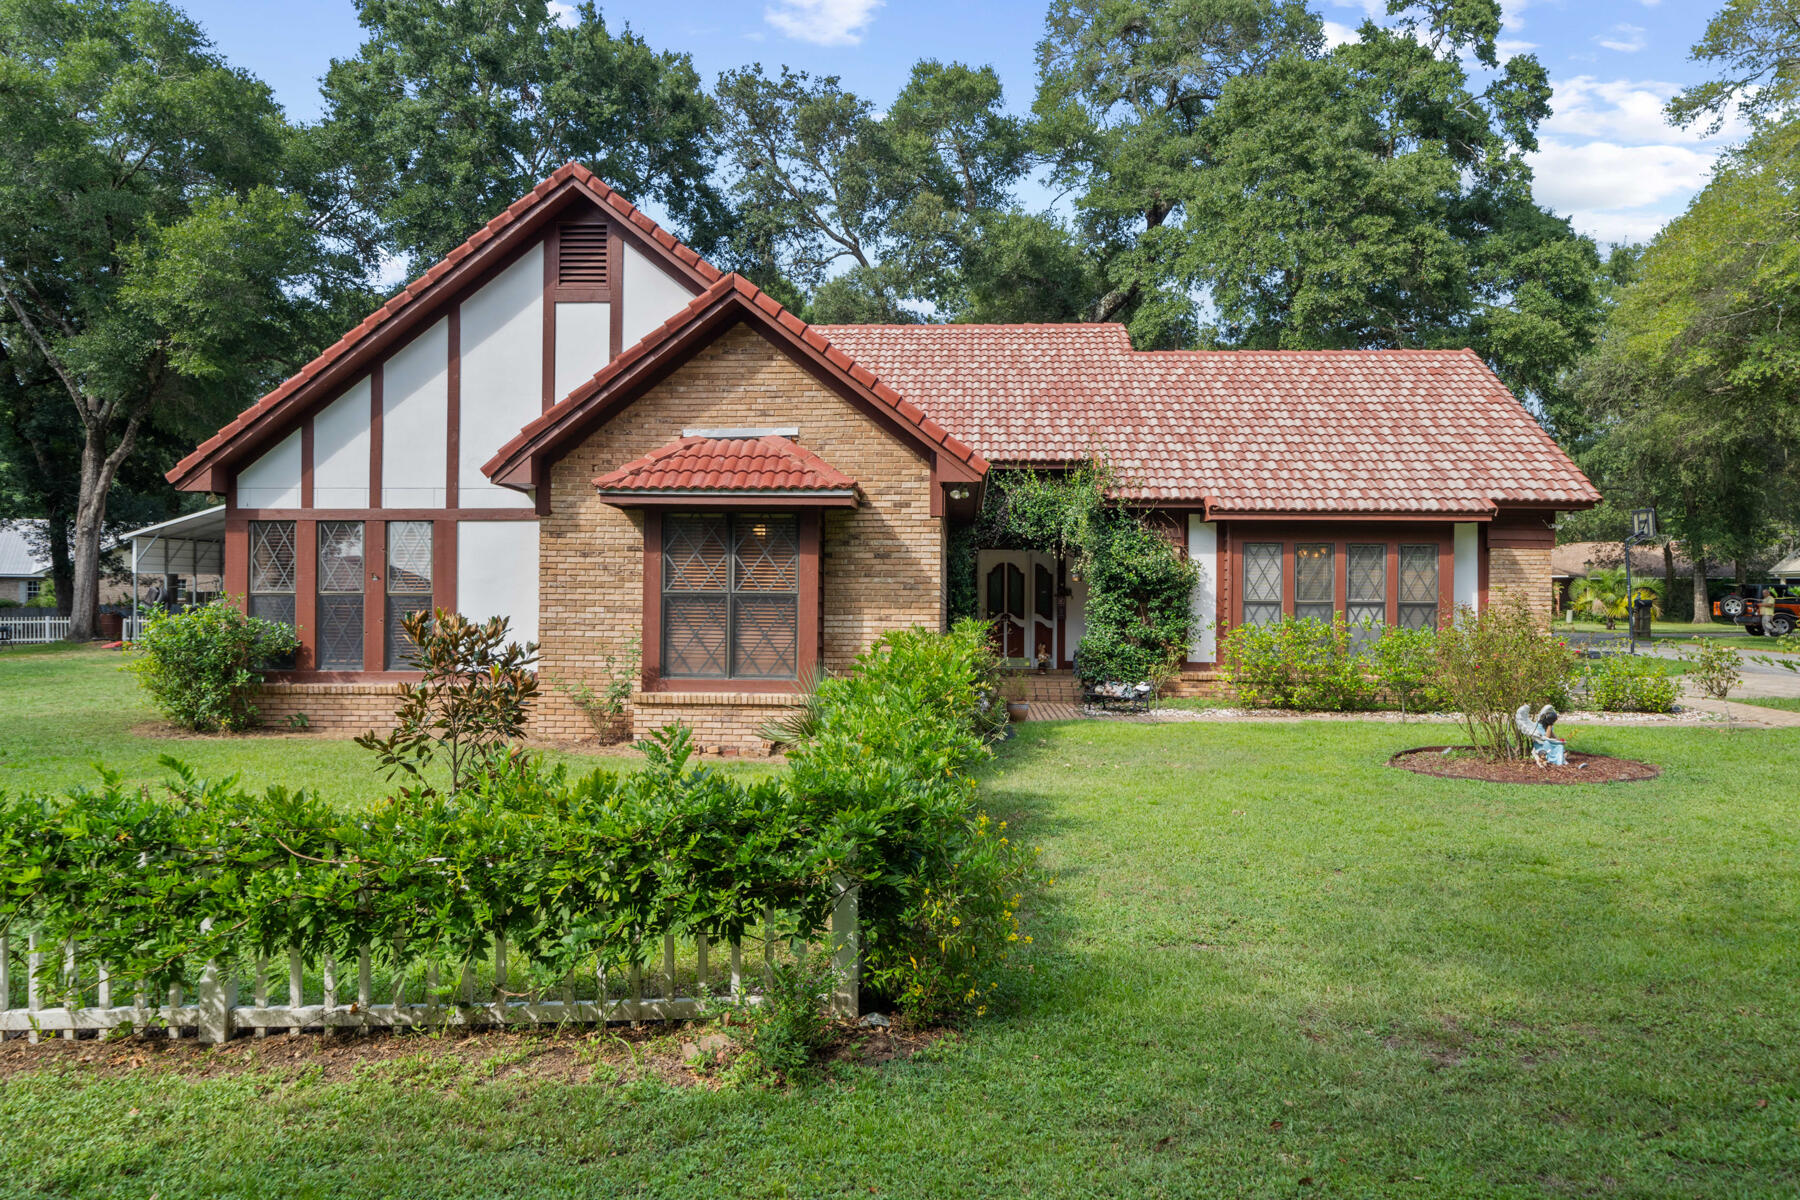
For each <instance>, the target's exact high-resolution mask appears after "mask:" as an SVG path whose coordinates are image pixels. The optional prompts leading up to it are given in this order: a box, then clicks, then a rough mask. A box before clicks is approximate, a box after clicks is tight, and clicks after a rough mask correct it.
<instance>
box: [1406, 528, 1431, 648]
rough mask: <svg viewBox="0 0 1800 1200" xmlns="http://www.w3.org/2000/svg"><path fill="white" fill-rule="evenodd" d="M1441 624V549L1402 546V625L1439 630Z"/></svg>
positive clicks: (1409, 627) (1408, 627)
mask: <svg viewBox="0 0 1800 1200" xmlns="http://www.w3.org/2000/svg"><path fill="white" fill-rule="evenodd" d="M1437 623H1438V548H1437V547H1436V546H1402V547H1400V625H1401V627H1402V628H1405V629H1435V628H1437Z"/></svg>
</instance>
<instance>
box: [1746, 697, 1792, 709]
mask: <svg viewBox="0 0 1800 1200" xmlns="http://www.w3.org/2000/svg"><path fill="white" fill-rule="evenodd" d="M1738 703H1739V704H1754V705H1756V706H1757V707H1758V708H1779V709H1784V710H1786V711H1787V712H1800V696H1761V697H1755V698H1752V697H1749V696H1746V697H1743V698H1742V699H1739V700H1738Z"/></svg>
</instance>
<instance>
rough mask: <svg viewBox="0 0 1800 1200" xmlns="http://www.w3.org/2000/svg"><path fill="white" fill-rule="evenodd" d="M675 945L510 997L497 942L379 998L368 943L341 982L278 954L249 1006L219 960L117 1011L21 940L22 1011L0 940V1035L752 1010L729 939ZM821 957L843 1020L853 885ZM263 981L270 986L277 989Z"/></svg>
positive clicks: (258, 966) (853, 947) (853, 951)
mask: <svg viewBox="0 0 1800 1200" xmlns="http://www.w3.org/2000/svg"><path fill="white" fill-rule="evenodd" d="M774 928H775V926H774V919H773V914H770V916H769V918H768V919H767V921H766V922H765V927H764V931H763V937H761V938H759V939H753V940H752V941H751V943H750V945H751V952H752V954H753V955H754V954H756V953H757V947H758V946H759V945H760V957H761V959H762V961H761V963H760V969H759V964H757V963H755V962H754V960H753V961H752V963H751V970H752V972H753V973H755V974H756V975H759V976H760V982H761V983H763V984H764V985H766V983H767V980H768V978H769V974H770V972H771V971H772V970H773V967H774V962H775V952H776V946H777V941H778V939H777V938H776V936H775V933H774ZM676 949H677V947H676V939H675V938H674V936H672V935H668V936H665V937H664V938H663V939H662V962H661V964H660V965H659V966H657V967H654V968H653V969H651V970H650V971H649V972H648V975H646V971H645V970H644V969H643V968H641V967H633V968H631V969H630V970H629V971H627V972H624V973H622V975H620V976H619V977H617V978H614V977H609V975H608V973H606V972H604V971H596V972H595V973H594V974H593V975H591V976H588V977H586V978H584V979H579V980H578V979H575V978H567V979H563V980H560V981H559V982H558V983H557V984H555V985H553V986H551V987H546V988H530V989H520V990H512V989H509V987H508V979H507V961H506V947H505V946H504V945H498V946H496V948H495V950H494V955H493V960H492V962H491V963H485V962H484V963H479V964H478V963H462V964H457V965H455V966H454V968H453V970H452V971H447V972H444V973H440V970H439V967H440V965H441V964H438V963H431V962H423V963H412V964H408V965H407V967H406V968H405V969H402V970H399V971H395V972H394V973H393V977H392V979H391V980H390V981H387V982H388V986H387V987H386V988H384V991H385V992H386V994H385V995H382V996H379V997H378V996H377V995H376V993H375V978H374V971H373V969H372V967H373V961H372V955H371V953H370V949H369V948H368V947H364V948H363V949H362V951H361V953H360V954H358V956H357V960H356V963H355V964H354V968H353V970H354V973H355V977H354V979H353V980H352V979H350V978H347V977H346V975H345V973H344V972H343V971H342V970H341V967H342V966H345V965H348V964H339V963H337V962H335V961H333V960H332V959H331V958H330V957H326V958H325V959H324V960H323V961H321V962H317V963H311V962H307V961H305V960H304V959H303V957H302V955H301V953H300V951H298V950H291V951H289V952H288V956H287V962H286V963H285V964H272V963H270V962H268V961H267V960H258V961H257V962H256V963H255V965H254V967H253V968H251V969H250V973H249V977H248V978H247V979H246V980H244V981H243V982H245V983H248V985H249V990H250V1003H248V1004H242V1003H239V1000H240V996H239V991H238V988H239V982H240V981H239V980H238V979H237V978H235V977H234V976H233V974H232V973H231V971H230V970H228V969H226V968H224V967H222V966H221V965H220V964H218V963H209V964H207V967H206V969H205V971H204V973H203V974H202V977H201V980H200V985H199V988H198V994H197V995H195V996H194V997H192V998H191V999H189V998H187V997H184V996H183V994H182V991H181V989H180V988H179V987H172V988H170V989H169V993H168V996H167V998H166V1003H160V1004H157V1003H151V1002H150V999H149V998H148V997H147V996H145V995H144V993H143V992H142V991H141V990H138V991H135V992H134V993H133V995H132V996H131V999H130V1002H129V1003H124V1004H121V1003H116V1001H118V1000H119V999H120V998H121V997H120V996H119V995H117V994H115V988H114V983H113V980H112V978H111V976H110V974H109V973H108V971H107V969H106V967H105V966H104V965H98V966H93V969H92V972H91V975H90V976H89V977H88V978H86V979H84V978H82V976H81V973H80V971H79V970H78V960H77V955H76V952H75V948H74V947H73V946H67V945H65V946H63V947H61V949H60V951H58V950H57V948H55V947H45V946H43V945H40V944H39V938H38V936H37V935H36V934H30V935H28V937H27V945H26V948H25V953H24V955H23V956H21V957H22V959H23V961H22V963H21V965H22V966H23V967H24V969H25V971H26V975H27V977H26V980H25V989H26V996H25V1007H23V1008H14V1007H12V996H11V983H12V975H11V970H12V967H13V964H14V954H13V952H12V948H11V947H10V946H9V944H8V939H7V938H6V937H4V936H0V1037H7V1036H14V1037H17V1036H23V1037H25V1038H26V1039H27V1040H29V1041H31V1042H33V1043H35V1042H37V1041H39V1039H40V1038H43V1037H45V1036H56V1037H61V1038H64V1039H68V1040H74V1039H75V1038H76V1037H78V1036H79V1035H80V1034H82V1033H83V1032H90V1033H93V1034H95V1035H96V1036H101V1037H104V1036H106V1033H107V1031H109V1030H113V1029H118V1028H120V1027H122V1026H126V1025H129V1026H130V1027H131V1028H133V1029H135V1030H140V1031H142V1030H148V1029H155V1028H160V1029H161V1030H163V1031H164V1032H165V1033H166V1035H167V1036H168V1037H171V1038H179V1037H182V1036H185V1035H186V1033H187V1032H188V1031H189V1030H192V1031H193V1034H194V1036H196V1037H198V1038H199V1040H200V1041H202V1042H210V1043H220V1042H224V1041H226V1040H228V1039H229V1038H231V1037H232V1036H233V1035H234V1034H237V1033H241V1032H249V1033H252V1034H253V1035H254V1036H256V1037H266V1036H267V1035H268V1033H269V1031H270V1030H280V1031H284V1032H286V1033H290V1034H298V1033H302V1032H306V1031H312V1030H317V1031H319V1032H322V1033H325V1034H328V1035H329V1034H332V1033H336V1032H340V1031H343V1030H358V1029H431V1028H440V1027H444V1026H462V1027H476V1026H486V1027H495V1026H508V1025H515V1026H516V1025H604V1024H606V1023H607V1022H613V1021H630V1022H639V1021H676V1020H688V1019H691V1018H694V1017H699V1016H702V1015H704V1013H705V1010H706V1009H707V1007H708V1006H709V1005H716V1004H721V1003H736V1004H758V1003H761V1000H762V995H761V992H760V991H759V990H758V989H757V988H756V987H754V986H753V984H754V983H756V982H758V981H757V980H747V979H746V977H745V970H744V943H743V942H742V941H734V942H731V943H729V944H728V946H727V947H726V949H727V954H726V958H727V962H726V963H723V964H714V963H713V962H712V961H711V952H712V950H713V947H712V946H711V945H710V944H709V943H708V941H707V939H706V938H705V937H697V938H695V939H694V940H693V941H692V942H690V943H687V944H686V945H685V946H684V947H683V950H684V952H691V953H684V954H683V955H682V956H681V958H680V961H678V956H677V953H676ZM791 949H792V950H793V951H794V952H795V953H796V954H797V955H804V954H805V953H806V952H807V949H806V948H805V947H803V946H799V947H791ZM823 949H824V950H828V951H829V952H830V954H831V956H832V968H833V976H834V979H835V982H834V987H833V993H832V1010H833V1011H834V1012H835V1013H836V1014H837V1015H839V1016H842V1017H847V1018H855V1017H856V1016H858V1015H859V1007H860V992H859V978H858V976H859V970H860V967H859V963H860V960H861V939H860V936H859V934H858V930H857V894H856V892H855V891H854V890H848V891H845V892H843V893H842V894H841V895H840V897H839V899H838V902H837V904H836V905H835V907H834V908H833V910H832V914H831V924H830V929H829V943H828V945H827V946H826V947H824V948H823ZM56 953H60V956H61V959H62V964H61V970H60V971H57V972H56V973H55V974H56V976H57V979H58V980H60V981H61V983H60V984H59V986H58V987H57V988H55V989H53V990H56V991H67V992H68V993H69V994H68V995H66V996H47V995H45V988H44V980H43V979H42V967H43V965H44V963H45V961H46V959H45V956H46V954H56ZM90 965H91V966H92V964H90ZM282 965H285V967H286V973H287V980H286V984H287V987H286V991H287V999H286V1002H285V1003H283V1002H281V1001H279V1000H276V1001H273V1002H271V993H270V987H271V982H272V981H271V970H272V969H274V970H279V969H280V967H281V966H282ZM721 966H722V967H724V970H720V969H719V967H721ZM483 976H485V978H482V977H483ZM448 980H453V982H447V981H448ZM276 986H277V988H279V982H278V981H277V983H276ZM118 990H119V991H122V990H123V989H122V988H121V989H118ZM77 992H78V993H79V995H76V993H77ZM90 993H91V994H92V996H93V999H94V1003H93V1005H91V1006H89V1005H86V1004H85V1003H82V1002H83V1001H85V1000H86V999H87V998H88V995H89V994H90ZM314 997H316V1000H315V999H314ZM71 1001H73V1003H71Z"/></svg>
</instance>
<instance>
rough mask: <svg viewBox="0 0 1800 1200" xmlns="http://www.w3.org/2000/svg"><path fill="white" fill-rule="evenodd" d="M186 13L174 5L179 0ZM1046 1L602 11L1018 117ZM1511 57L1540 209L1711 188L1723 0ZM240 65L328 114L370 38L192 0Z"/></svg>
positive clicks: (312, 17) (1636, 236) (321, 23)
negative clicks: (1700, 110) (1698, 60)
mask: <svg viewBox="0 0 1800 1200" xmlns="http://www.w3.org/2000/svg"><path fill="white" fill-rule="evenodd" d="M177 2H178V3H179V2H180V0H177ZM1046 3H1047V0H1004V2H996V0H963V2H957V0H885V2H884V0H750V2H749V3H738V2H733V3H722V2H719V0H686V2H685V3H666V2H665V3H649V2H645V0H631V2H626V3H614V4H607V5H602V12H603V14H604V15H605V17H606V19H607V21H608V23H609V24H611V25H613V26H615V27H616V26H617V25H618V24H620V23H628V24H630V25H631V27H632V28H633V29H635V30H637V32H639V33H640V34H642V35H643V36H644V37H645V38H646V39H647V40H648V41H649V42H650V43H651V44H652V45H654V46H657V47H659V48H663V49H675V50H685V51H687V52H689V53H691V54H692V55H693V56H694V62H695V65H696V66H697V67H698V69H699V70H700V73H701V75H702V77H703V78H704V79H706V80H707V82H708V83H709V84H710V83H711V82H712V81H713V80H715V79H716V78H717V77H718V75H719V73H720V72H721V71H724V70H727V69H729V68H732V67H736V66H741V65H743V64H746V63H751V62H761V63H763V64H764V65H765V66H767V67H769V68H771V69H773V68H775V67H777V66H780V65H782V64H786V65H789V66H793V67H796V68H800V69H804V70H807V71H811V72H814V73H835V74H837V75H840V76H842V77H843V79H844V83H845V86H847V87H849V88H850V89H851V90H853V91H856V92H858V93H859V94H861V95H864V96H866V97H868V98H869V99H871V100H873V101H875V102H876V103H877V104H884V103H885V102H886V101H887V100H888V99H889V98H891V97H892V96H893V94H894V93H895V92H896V91H897V90H898V89H899V87H900V86H901V85H902V84H903V83H904V82H905V79H906V76H907V73H908V71H909V70H910V68H911V66H912V64H913V63H914V62H915V61H916V60H918V59H920V58H940V59H945V60H959V61H963V62H968V63H972V64H981V63H988V64H992V65H993V66H994V67H995V68H996V69H997V70H998V71H999V72H1000V76H1001V79H1002V81H1003V82H1004V83H1005V86H1006V91H1007V101H1008V104H1009V106H1010V107H1012V108H1014V109H1018V110H1023V109H1025V108H1027V107H1028V106H1029V105H1030V103H1031V98H1032V93H1033V91H1034V88H1035V84H1036V63H1035V57H1034V56H1035V47H1036V44H1037V40H1038V38H1039V36H1040V35H1041V32H1042V26H1043V15H1044V11H1045V7H1046ZM1503 4H1504V7H1505V14H1506V29H1505V33H1504V36H1503V42H1502V53H1503V54H1504V53H1508V52H1511V53H1522V52H1526V51H1529V52H1531V53H1534V54H1536V55H1537V56H1538V58H1539V60H1540V61H1541V62H1543V64H1544V65H1545V67H1546V68H1548V70H1549V72H1550V77H1551V80H1552V81H1553V82H1554V84H1555V87H1556V100H1555V108H1556V114H1555V116H1554V117H1553V118H1552V119H1551V120H1550V122H1549V123H1548V124H1547V125H1546V126H1545V127H1544V128H1543V130H1542V131H1541V140H1542V143H1543V145H1542V148H1541V150H1540V152H1539V153H1538V155H1537V156H1536V158H1535V161H1534V166H1535V169H1536V173H1537V194H1538V198H1539V200H1540V201H1541V202H1543V203H1545V204H1547V205H1549V206H1550V207H1552V208H1554V209H1555V210H1556V211H1557V212H1560V213H1562V214H1564V215H1566V216H1569V217H1571V218H1572V219H1573V220H1574V222H1575V224H1576V226H1577V228H1579V229H1581V230H1582V231H1584V232H1586V233H1590V234H1593V235H1594V236H1595V237H1597V238H1599V239H1601V240H1602V241H1606V242H1611V241H1617V240H1641V239H1644V238H1648V237H1649V236H1650V235H1651V234H1653V233H1655V232H1656V230H1657V229H1658V228H1659V227H1660V226H1661V225H1662V224H1663V223H1664V222H1665V221H1667V220H1668V219H1669V218H1670V217H1672V216H1674V215H1676V214H1678V213H1679V212H1680V211H1681V210H1682V208H1683V207H1684V206H1685V205H1686V203H1687V200H1688V198H1689V197H1690V196H1692V195H1693V193H1694V192H1695V191H1696V190H1697V189H1698V188H1699V187H1701V186H1702V185H1703V184H1704V183H1705V181H1706V177H1707V172H1708V170H1709V168H1710V165H1711V163H1712V160H1713V158H1714V157H1715V156H1716V154H1717V153H1718V151H1719V149H1720V147H1721V146H1722V145H1724V144H1725V143H1726V142H1728V141H1729V140H1730V133H1731V131H1730V130H1729V129H1728V130H1727V131H1726V133H1725V135H1724V136H1723V137H1720V138H1714V139H1711V140H1703V139H1701V138H1699V137H1697V136H1695V135H1693V134H1691V133H1687V132H1683V131H1680V130H1676V129H1672V128H1670V127H1669V126H1668V125H1666V124H1664V123H1663V120H1662V113H1661V108H1662V103H1663V101H1664V100H1666V99H1667V98H1668V96H1669V95H1671V94H1672V93H1673V92H1674V91H1675V90H1676V89H1678V88H1680V87H1683V86H1685V85H1687V84H1689V83H1692V82H1695V81H1696V80H1698V79H1701V78H1704V77H1705V74H1706V72H1705V70H1704V69H1703V68H1701V67H1699V66H1697V65H1696V64H1694V63H1692V62H1690V61H1688V48H1689V47H1690V46H1692V45H1693V43H1694V42H1695V41H1696V40H1697V39H1698V37H1699V35H1700V33H1701V31H1702V30H1703V29H1704V27H1705V25H1706V22H1707V20H1708V18H1709V17H1710V16H1711V15H1712V14H1713V13H1714V12H1715V11H1716V10H1717V8H1718V7H1719V3H1718V0H1503ZM1313 5H1314V8H1315V10H1316V11H1317V12H1318V13H1319V14H1320V15H1321V16H1322V17H1324V18H1325V20H1326V21H1327V23H1328V24H1327V33H1328V35H1330V36H1333V37H1337V38H1346V37H1351V36H1354V29H1355V27H1356V26H1357V25H1358V24H1360V23H1361V21H1362V20H1363V18H1364V15H1365V12H1368V13H1374V14H1377V15H1379V13H1380V12H1381V11H1383V10H1385V8H1386V4H1385V0H1313ZM183 7H185V8H186V9H187V11H188V12H189V13H191V14H192V15H193V16H194V17H195V18H196V19H198V20H199V21H200V23H201V24H202V25H203V26H204V27H205V28H206V30H207V31H208V33H209V34H210V35H211V36H212V38H213V40H214V41H215V42H216V43H217V45H218V47H219V49H220V50H221V51H223V52H224V53H225V54H226V55H227V56H228V57H229V58H230V59H231V60H232V61H233V62H235V63H237V64H238V65H240V66H242V67H244V68H246V69H248V70H250V71H251V72H253V73H255V74H256V75H258V76H260V77H261V78H262V79H264V80H267V81H268V82H269V83H270V84H271V85H272V86H273V87H274V88H275V90H276V93H277V95H278V96H279V97H280V99H281V101H282V103H283V104H285V105H286V106H287V108H288V111H289V112H290V113H291V114H293V115H294V116H295V117H297V118H302V119H310V118H314V117H316V116H317V115H318V113H319V102H318V83H317V81H318V77H319V75H320V74H321V73H322V72H323V71H324V69H325V67H326V64H327V63H328V62H329V60H330V59H331V58H332V57H334V56H336V57H342V56H345V55H349V54H352V53H354V52H355V49H356V46H357V45H358V43H359V41H360V40H361V37H360V34H361V31H360V29H359V27H358V25H357V22H356V13H355V9H354V7H353V5H352V4H351V3H350V2H349V0H284V2H282V3H262V2H252V3H245V2H244V0H188V2H187V3H186V4H185V5H183Z"/></svg>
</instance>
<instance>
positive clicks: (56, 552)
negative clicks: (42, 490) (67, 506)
mask: <svg viewBox="0 0 1800 1200" xmlns="http://www.w3.org/2000/svg"><path fill="white" fill-rule="evenodd" d="M44 520H45V525H46V528H47V529H48V530H49V534H50V582H51V583H52V584H53V585H54V586H55V588H56V615H57V616H59V617H66V616H68V615H69V604H70V602H71V601H73V600H74V598H75V564H74V562H73V561H72V560H71V559H70V558H69V516H68V514H67V513H65V512H64V511H63V508H62V505H60V504H57V505H55V506H53V507H52V508H51V509H50V511H49V513H48V514H47V515H46V516H45V518H44Z"/></svg>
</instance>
